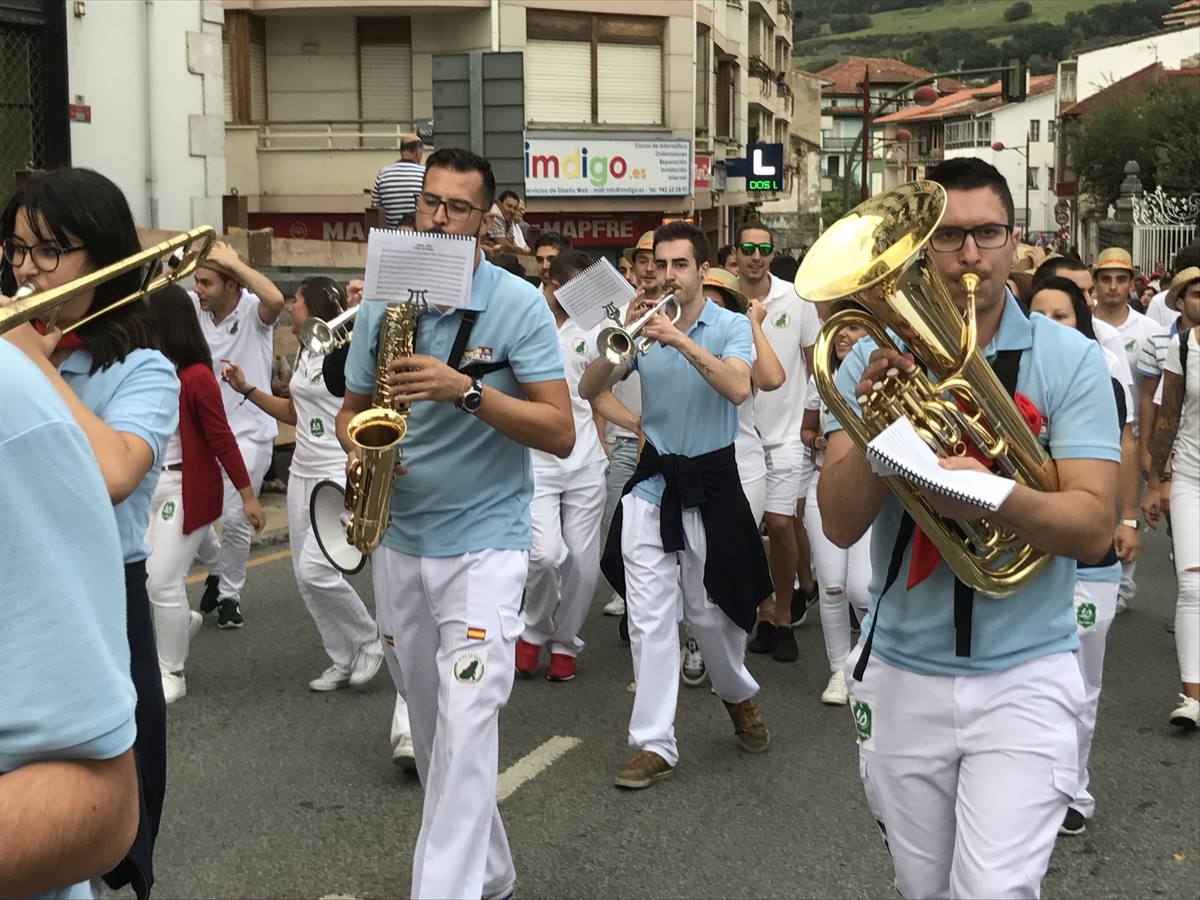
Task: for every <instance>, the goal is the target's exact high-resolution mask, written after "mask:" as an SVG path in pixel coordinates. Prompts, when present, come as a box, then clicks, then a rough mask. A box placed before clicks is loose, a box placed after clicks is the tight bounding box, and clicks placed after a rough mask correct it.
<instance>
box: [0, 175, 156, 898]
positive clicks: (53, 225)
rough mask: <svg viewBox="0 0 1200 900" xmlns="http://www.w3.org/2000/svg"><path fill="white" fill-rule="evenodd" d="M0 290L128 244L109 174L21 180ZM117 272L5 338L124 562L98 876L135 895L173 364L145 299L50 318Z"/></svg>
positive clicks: (111, 290) (147, 878)
mask: <svg viewBox="0 0 1200 900" xmlns="http://www.w3.org/2000/svg"><path fill="white" fill-rule="evenodd" d="M0 241H2V242H3V253H4V261H5V266H4V271H3V274H2V276H0V285H2V286H3V290H4V291H5V292H9V291H11V290H12V289H13V288H14V287H15V286H17V285H19V284H22V283H26V282H31V283H32V284H34V285H36V287H37V288H38V289H40V290H43V291H44V290H49V289H52V288H55V287H59V286H62V285H65V284H68V283H69V282H72V281H75V280H76V279H78V278H80V277H82V276H84V275H86V274H88V273H90V272H94V271H96V270H97V269H101V268H103V267H105V266H108V265H111V264H113V263H115V262H118V261H120V260H121V259H124V258H126V257H128V256H131V255H133V254H135V253H137V252H138V251H139V250H140V249H141V247H140V244H139V242H138V236H137V231H136V229H135V228H134V224H133V215H132V214H131V213H130V211H129V204H128V203H127V202H126V200H125V196H124V195H123V194H122V193H121V191H120V189H119V188H117V186H116V185H115V184H113V183H112V182H111V181H109V180H108V179H107V178H105V177H104V176H103V175H100V174H99V173H97V172H93V171H91V170H89V169H60V170H56V171H51V172H44V173H42V174H39V175H34V176H33V177H32V178H30V179H29V180H27V181H26V182H24V183H23V184H22V185H21V186H20V187H19V188H17V190H16V192H15V193H14V194H13V195H12V197H11V198H10V199H9V201H8V204H7V205H6V206H5V208H4V211H3V212H2V213H0ZM141 277H142V273H141V272H137V271H132V272H128V273H126V274H124V275H121V276H118V277H116V278H112V279H110V280H109V281H107V282H105V283H104V284H102V285H99V286H97V287H96V288H94V289H92V290H88V291H84V292H82V293H81V294H79V295H78V296H77V297H75V298H73V299H71V300H70V301H68V302H66V303H64V304H62V305H61V306H60V307H59V308H58V311H57V314H54V313H50V312H48V313H47V314H46V319H47V320H48V321H47V322H45V323H39V325H40V329H39V330H40V331H41V332H43V333H41V334H39V330H35V328H34V327H32V326H31V325H22V326H20V327H18V328H14V329H12V330H10V331H9V332H8V333H7V334H6V335H5V337H6V338H7V339H8V340H10V341H12V342H13V343H14V344H16V345H17V346H19V347H20V348H21V349H22V350H24V351H25V353H26V354H27V355H28V356H29V358H30V359H32V360H33V361H34V363H36V364H37V366H38V368H39V369H40V370H41V371H42V373H43V374H44V375H45V376H46V378H48V379H49V380H50V383H51V384H53V385H54V387H55V388H56V389H57V390H58V393H59V394H60V395H61V396H62V398H63V400H64V401H65V403H66V404H67V407H68V408H69V409H70V411H71V413H72V415H73V416H74V418H75V420H76V421H77V422H78V423H79V426H80V428H82V429H83V432H84V434H85V435H86V436H87V439H88V443H89V444H90V445H91V448H92V452H93V453H94V454H95V457H96V461H97V462H98V463H99V466H100V473H101V475H102V476H103V478H104V483H105V486H106V487H107V488H108V493H109V497H110V499H111V500H112V502H113V508H114V513H115V514H116V520H117V529H118V532H119V534H120V537H121V549H122V553H123V556H124V562H125V596H126V607H127V610H126V612H127V619H126V630H127V633H128V637H129V653H130V674H131V676H132V679H133V684H134V687H135V689H136V690H137V711H136V719H137V740H136V742H135V743H134V759H135V762H136V764H137V774H138V785H139V788H140V804H141V806H140V817H139V822H138V832H137V836H136V838H135V839H134V843H133V846H132V847H131V848H130V850H129V853H128V855H127V856H126V858H125V859H124V860H123V861H122V862H121V864H120V865H119V866H117V868H115V869H114V870H113V871H111V872H109V873H108V874H107V875H105V876H104V879H105V881H106V882H107V883H108V885H109V887H111V888H114V889H116V888H121V887H124V886H125V885H127V884H132V885H133V888H134V890H135V891H136V892H137V894H138V896H139V897H141V898H144V897H145V896H146V895H147V894H148V892H149V890H150V887H151V885H153V883H154V867H153V853H154V841H155V838H156V837H157V835H158V824H159V819H160V818H161V815H162V805H163V794H164V792H165V789H166V774H167V773H166V768H167V754H166V705H165V703H164V702H163V693H162V680H161V677H160V674H159V667H158V651H157V648H156V647H155V643H154V626H153V624H152V622H151V614H150V602H149V598H148V597H147V594H146V557H147V556H149V555H150V548H149V547H148V546H147V545H146V542H145V535H146V526H147V524H148V521H149V517H150V498H151V495H152V494H153V493H154V487H155V484H156V483H157V482H158V476H159V469H160V467H161V464H162V453H163V450H164V449H165V447H166V444H167V441H168V439H169V438H170V436H171V434H172V433H173V432H174V431H175V426H176V423H177V421H178V416H179V380H178V379H177V378H176V377H175V367H174V366H172V365H171V363H170V361H169V360H168V359H167V358H166V357H165V356H163V355H162V354H161V353H159V352H158V350H157V346H158V340H157V336H156V334H155V328H154V319H153V316H152V315H151V312H150V309H149V307H148V306H147V304H146V303H145V301H141V300H139V301H136V302H133V303H129V304H127V305H126V306H123V307H121V308H120V309H116V310H113V311H111V312H108V313H106V314H105V315H103V316H101V317H100V318H98V319H96V320H94V321H92V322H90V323H89V324H87V325H85V326H83V327H82V328H80V329H79V330H78V332H73V333H72V334H70V335H67V336H66V337H64V336H63V334H62V332H61V331H60V330H59V329H60V328H65V327H67V326H70V325H72V324H74V323H76V322H78V321H80V320H81V319H83V318H84V316H86V315H88V314H90V313H93V312H97V311H101V310H105V309H106V308H108V307H110V306H111V305H112V304H113V303H114V302H115V301H116V300H118V299H120V298H122V297H124V296H126V295H128V294H131V293H133V292H136V291H137V290H138V287H139V285H140V283H141Z"/></svg>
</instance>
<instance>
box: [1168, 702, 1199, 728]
mask: <svg viewBox="0 0 1200 900" xmlns="http://www.w3.org/2000/svg"><path fill="white" fill-rule="evenodd" d="M1179 699H1180V700H1181V701H1183V702H1182V703H1180V704H1179V706H1178V707H1177V708H1176V709H1175V711H1174V712H1172V713H1171V724H1172V725H1175V726H1177V727H1179V728H1195V727H1196V726H1197V725H1198V724H1200V700H1193V699H1192V698H1191V697H1189V696H1188V695H1187V694H1180V695H1179Z"/></svg>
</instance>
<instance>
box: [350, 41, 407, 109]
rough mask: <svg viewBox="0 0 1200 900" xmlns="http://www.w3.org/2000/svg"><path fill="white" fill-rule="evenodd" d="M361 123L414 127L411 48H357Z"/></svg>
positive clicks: (368, 46)
mask: <svg viewBox="0 0 1200 900" xmlns="http://www.w3.org/2000/svg"><path fill="white" fill-rule="evenodd" d="M358 75H359V83H360V84H361V85H362V88H361V91H362V93H361V97H362V119H363V121H364V122H386V123H388V124H399V125H402V126H404V127H405V128H411V127H412V117H413V106H412V96H413V82H412V44H362V45H360V46H359V48H358Z"/></svg>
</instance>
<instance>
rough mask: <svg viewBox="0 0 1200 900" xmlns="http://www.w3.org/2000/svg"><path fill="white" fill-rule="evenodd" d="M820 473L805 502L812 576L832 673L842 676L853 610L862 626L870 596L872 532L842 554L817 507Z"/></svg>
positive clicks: (868, 531)
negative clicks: (817, 589) (818, 589)
mask: <svg viewBox="0 0 1200 900" xmlns="http://www.w3.org/2000/svg"><path fill="white" fill-rule="evenodd" d="M819 480H820V472H818V473H817V474H816V477H814V478H813V479H812V480H811V481H810V482H809V485H808V497H807V499H806V500H805V502H804V528H805V530H806V531H807V532H808V545H809V547H810V548H811V550H812V565H813V574H814V576H815V577H816V580H817V584H819V585H820V586H821V634H822V636H823V637H824V638H825V656H826V658H827V659H828V660H829V671H831V672H840V671H841V670H842V668H843V667H844V666H845V665H846V657H847V655H849V653H850V607H849V606H847V605H846V604H847V601H849V603H850V604H852V605H853V606H854V609H855V612H857V613H858V620H859V621H860V622H861V621H862V619H863V616H864V615H866V612H867V606H868V605H869V603H870V599H871V594H870V591H869V590H868V586H869V585H870V583H871V529H870V528H868V529H867V532H866V534H864V535H863V536H862V537H861V538H859V539H858V541H857V542H856V543H855V544H854V546H852V547H851V548H850V549H849V550H843V549H842V548H841V547H838V546H836V545H835V544H834V543H833V541H831V540H829V538H827V537H825V532H824V531H823V530H822V529H821V510H820V508H819V507H818V506H817V482H818V481H819Z"/></svg>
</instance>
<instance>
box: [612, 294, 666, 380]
mask: <svg viewBox="0 0 1200 900" xmlns="http://www.w3.org/2000/svg"><path fill="white" fill-rule="evenodd" d="M668 303H672V304H674V306H675V315H673V316H672V317H671V324H672V325H674V324H675V323H676V322H678V321H679V317H680V316H681V315H683V310H682V309H680V308H679V304H678V303H677V302H676V300H675V291H674V290H670V291H667V292H666V293H665V294H663V297H662V299H661V300H659V301H658V302H657V303H655V304H654V306H652V307H651V308H650V309H649V311H647V312H646V313H644V314H643V315H642V317H641V318H639V319H638V320H637V321H635V322H630V323H629V325H627V326H625V327H622V326H620V325H610V326H608V327H607V328H605V329H604V330H603V331H601V332H600V334H599V336H598V337H597V338H596V350H597V351H598V352H599V353H600V355H601V356H603V357H604V358H605V359H607V360H608V361H609V362H610V363H611V364H612V365H614V366H621V365H624V364H625V363H627V362H629V360H630V359H631V358H632V357H634V356H636V355H638V354H641V353H645V352H646V351H647V350H649V349H650V347H651V346H652V345H653V344H654V341H652V340H651V339H650V338H647V337H643V338H641V339H640V340H638V335H639V334H641V331H642V329H643V328H644V327H645V326H646V323H647V322H649V321H650V320H651V319H652V318H654V317H655V316H656V315H658V314H659V313H660V312H662V311H663V309H664V308H665V307H666V305H667V304H668ZM612 318H613V320H614V321H616V316H615V315H613V317H612Z"/></svg>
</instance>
